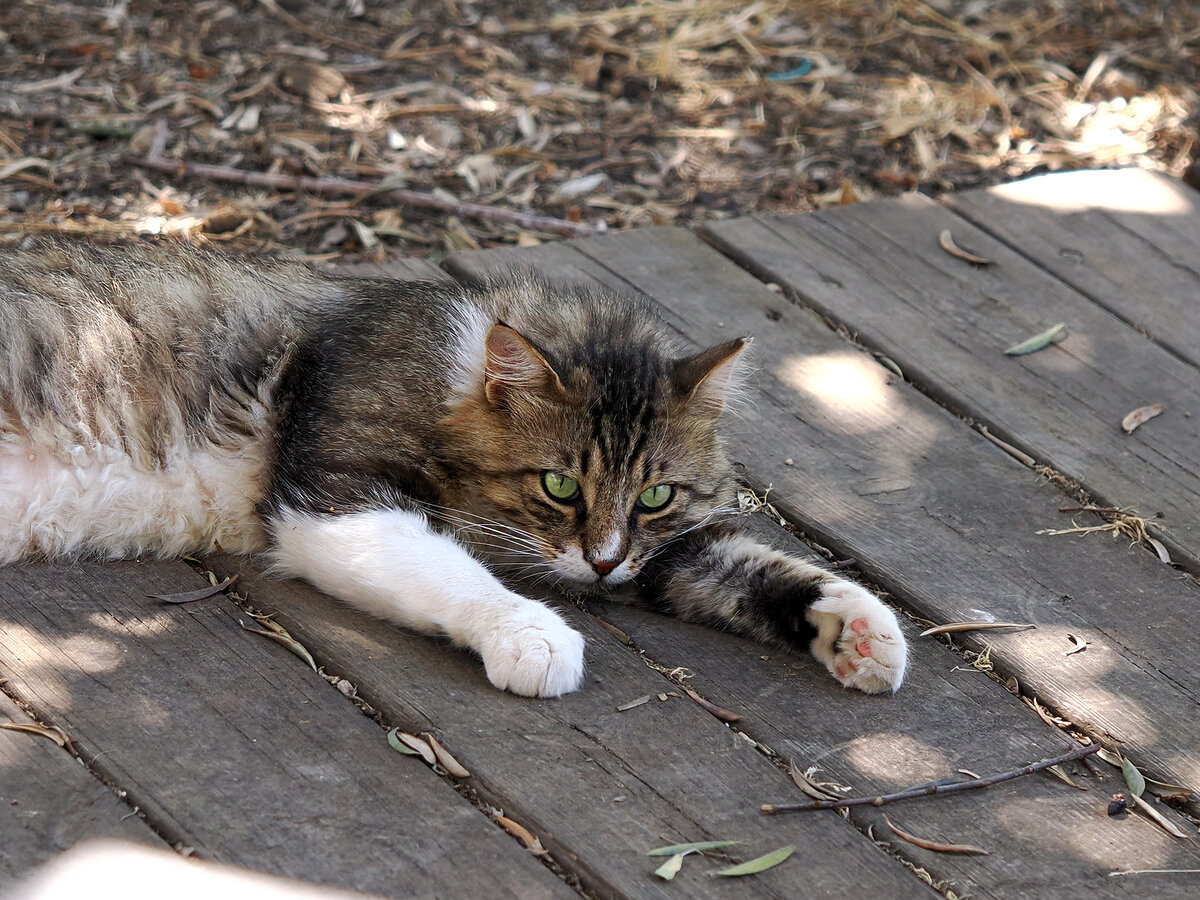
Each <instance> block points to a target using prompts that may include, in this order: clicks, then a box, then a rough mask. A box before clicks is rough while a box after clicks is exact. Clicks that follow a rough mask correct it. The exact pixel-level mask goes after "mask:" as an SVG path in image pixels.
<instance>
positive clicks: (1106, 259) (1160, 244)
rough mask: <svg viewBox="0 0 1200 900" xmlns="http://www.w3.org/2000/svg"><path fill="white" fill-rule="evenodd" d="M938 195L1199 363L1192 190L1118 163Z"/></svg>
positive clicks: (1198, 206) (1198, 249) (1197, 218)
mask: <svg viewBox="0 0 1200 900" xmlns="http://www.w3.org/2000/svg"><path fill="white" fill-rule="evenodd" d="M946 202H947V204H948V205H949V206H950V208H951V209H953V210H955V211H956V212H958V213H959V214H961V215H962V216H964V217H965V218H967V219H970V220H971V221H972V222H973V223H974V224H976V225H977V226H979V227H980V228H982V229H983V230H984V231H987V232H988V233H989V234H992V235H994V236H995V237H997V238H999V239H1000V240H1002V241H1004V242H1005V243H1006V244H1008V245H1009V246H1011V247H1014V248H1016V249H1017V250H1019V251H1020V252H1021V253H1022V254H1023V255H1025V256H1027V257H1029V258H1030V259H1032V260H1034V261H1035V262H1036V263H1037V264H1038V265H1039V266H1041V267H1042V268H1043V269H1046V270H1047V271H1048V272H1053V273H1054V274H1055V275H1057V276H1058V277H1059V278H1061V279H1062V280H1063V281H1065V282H1067V284H1070V285H1071V286H1073V287H1075V288H1076V289H1077V290H1079V291H1080V292H1081V293H1083V294H1086V295H1087V296H1088V297H1091V298H1092V299H1093V300H1094V301H1095V302H1096V303H1099V304H1100V305H1101V306H1103V307H1104V308H1105V309H1107V310H1110V311H1112V312H1113V313H1115V314H1117V315H1118V316H1120V317H1121V318H1122V319H1124V320H1125V321H1126V322H1129V323H1131V324H1132V325H1134V326H1135V327H1136V328H1138V329H1141V330H1143V331H1145V332H1147V333H1148V334H1149V335H1150V336H1151V337H1152V338H1153V339H1154V340H1155V341H1157V342H1158V343H1160V344H1162V345H1163V346H1164V347H1167V348H1169V349H1170V350H1171V351H1172V352H1173V353H1175V354H1176V355H1178V356H1180V357H1182V358H1183V359H1186V360H1187V361H1189V362H1190V363H1191V364H1192V365H1194V366H1200V268H1198V267H1200V193H1197V192H1196V191H1194V190H1192V189H1191V188H1189V187H1187V186H1186V185H1184V184H1183V183H1182V182H1179V181H1177V180H1175V179H1173V178H1168V177H1167V176H1166V175H1162V174H1159V173H1157V172H1149V171H1147V170H1145V169H1119V170H1115V171H1114V170H1099V171H1086V172H1063V173H1058V174H1054V175H1042V176H1039V177H1037V178H1029V179H1026V180H1025V181H1017V182H1013V183H1012V184H1005V185H1000V186H998V187H991V188H986V189H980V190H974V191H966V192H965V193H962V194H951V195H949V196H948V197H947V198H946Z"/></svg>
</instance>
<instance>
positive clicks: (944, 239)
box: [938, 228, 995, 266]
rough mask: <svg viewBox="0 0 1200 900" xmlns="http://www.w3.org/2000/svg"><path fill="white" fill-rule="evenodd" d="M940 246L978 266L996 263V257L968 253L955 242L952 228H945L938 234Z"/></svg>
mask: <svg viewBox="0 0 1200 900" xmlns="http://www.w3.org/2000/svg"><path fill="white" fill-rule="evenodd" d="M938 246H939V247H941V248H942V249H943V250H945V251H946V252H947V253H949V254H950V255H951V256H954V257H957V258H958V259H961V260H965V261H966V262H969V263H971V264H972V265H976V266H990V265H992V264H993V263H995V260H994V259H988V258H987V257H986V256H976V255H975V254H974V253H968V252H967V251H966V250H964V249H962V248H961V247H960V246H958V244H956V243H954V236H953V235H952V234H950V229H949V228H947V229H944V230H943V231H942V232H941V234H939V235H938Z"/></svg>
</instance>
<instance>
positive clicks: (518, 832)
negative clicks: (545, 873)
mask: <svg viewBox="0 0 1200 900" xmlns="http://www.w3.org/2000/svg"><path fill="white" fill-rule="evenodd" d="M496 824H497V825H499V826H500V827H501V828H503V829H504V830H505V831H507V832H508V833H509V834H511V835H512V836H513V837H515V838H516V839H517V840H518V841H520V842H521V843H522V844H524V845H525V849H526V850H529V851H530V852H532V853H534V854H535V855H538V856H541V855H543V854H546V853H548V852H549V851H548V850H546V848H545V847H543V846H542V841H541V839H540V838H537V837H534V836H533V832H531V831H530V830H529V829H528V828H526V827H525V826H524V825H522V824H521V823H520V822H516V821H514V820H513V819H510V818H509V817H508V816H496Z"/></svg>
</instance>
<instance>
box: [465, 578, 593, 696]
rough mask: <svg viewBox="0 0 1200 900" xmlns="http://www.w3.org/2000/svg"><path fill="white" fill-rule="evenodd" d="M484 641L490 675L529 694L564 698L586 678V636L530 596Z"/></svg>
mask: <svg viewBox="0 0 1200 900" xmlns="http://www.w3.org/2000/svg"><path fill="white" fill-rule="evenodd" d="M527 603H528V605H524V604H523V605H522V606H521V607H520V608H519V609H518V610H517V611H516V612H515V613H514V615H513V616H512V617H511V618H509V619H506V620H504V621H502V622H500V623H498V624H497V625H496V626H495V627H494V628H493V630H492V631H491V633H490V634H488V635H487V636H486V637H485V638H484V640H483V647H482V649H481V651H480V655H481V656H482V657H483V667H484V670H485V671H486V672H487V677H488V680H489V681H491V683H492V684H494V685H495V686H496V687H498V688H500V689H501V690H505V691H512V692H513V693H514V694H521V695H523V696H525V697H558V696H561V695H562V694H567V693H570V692H571V691H573V690H576V689H577V688H578V687H579V683H580V682H581V681H582V680H583V636H582V635H580V634H579V632H577V631H575V630H573V629H571V628H569V627H568V626H567V624H566V623H565V622H563V620H562V619H561V618H559V616H558V614H557V613H555V612H554V611H553V610H551V609H548V608H546V607H545V606H542V605H541V604H540V603H535V602H533V601H527Z"/></svg>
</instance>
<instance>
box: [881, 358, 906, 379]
mask: <svg viewBox="0 0 1200 900" xmlns="http://www.w3.org/2000/svg"><path fill="white" fill-rule="evenodd" d="M875 358H876V359H877V360H879V364H880V365H881V366H883V367H884V368H885V369H887V370H888V371H889V372H891V373H892V374H893V375H895V376H896V377H897V378H899V379H901V380H903V379H904V370H903V369H901V368H900V367H899V366H898V365H896V362H895V360H893V359H892V358H891V357H888V356H883V355H882V354H879V353H876V354H875Z"/></svg>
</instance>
